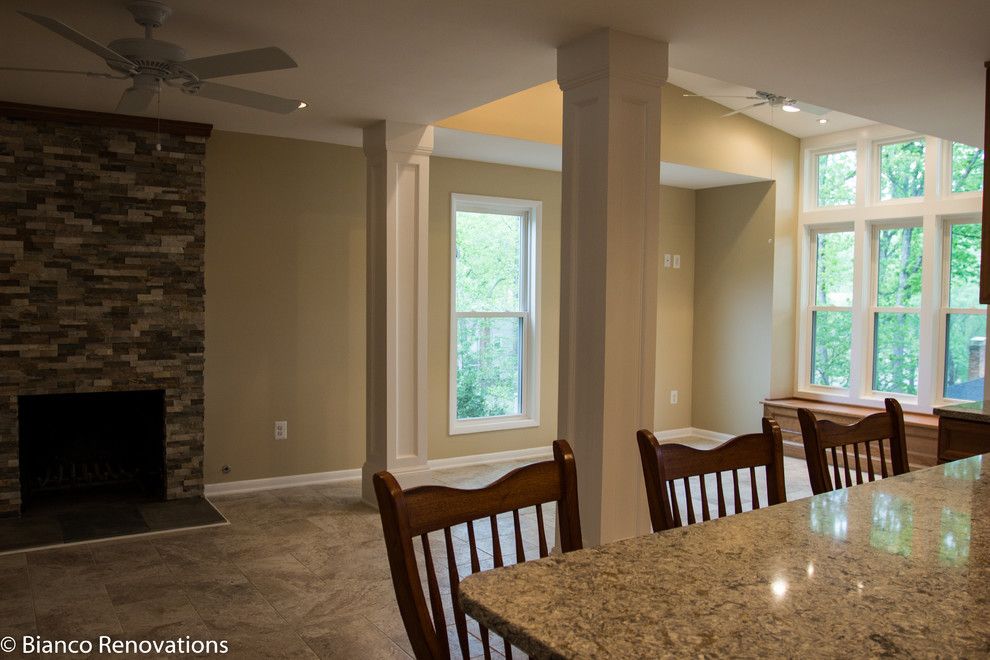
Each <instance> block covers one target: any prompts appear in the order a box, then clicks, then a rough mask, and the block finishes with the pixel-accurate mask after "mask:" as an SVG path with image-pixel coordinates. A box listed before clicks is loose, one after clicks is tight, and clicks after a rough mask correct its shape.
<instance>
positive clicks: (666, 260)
mask: <svg viewBox="0 0 990 660" xmlns="http://www.w3.org/2000/svg"><path fill="white" fill-rule="evenodd" d="M663 267H664V268H670V255H669V254H665V255H663Z"/></svg>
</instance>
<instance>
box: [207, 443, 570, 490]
mask: <svg viewBox="0 0 990 660" xmlns="http://www.w3.org/2000/svg"><path fill="white" fill-rule="evenodd" d="M551 456H553V450H552V449H551V448H550V447H533V448H530V449H515V450H512V451H498V452H493V453H490V454H472V455H470V456H455V457H453V458H437V459H434V460H432V461H429V466H430V469H431V470H436V469H441V468H452V467H468V466H471V465H482V464H487V463H502V462H505V461H518V460H523V459H530V458H531V459H534V460H539V459H543V458H550V457H551ZM360 478H361V468H352V469H348V470H334V471H332V472H312V473H310V474H291V475H287V476H284V477H268V478H265V479H246V480H244V481H228V482H226V483H219V484H206V487H205V491H206V496H207V497H209V496H211V495H234V494H236V493H252V492H255V491H260V490H274V489H277V488H292V487H293V486H314V485H317V484H332V483H337V482H340V481H356V480H359V479H360Z"/></svg>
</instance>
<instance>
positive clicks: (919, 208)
mask: <svg viewBox="0 0 990 660" xmlns="http://www.w3.org/2000/svg"><path fill="white" fill-rule="evenodd" d="M913 137H918V136H917V135H916V134H914V133H910V132H906V131H904V130H903V129H899V128H895V127H891V126H884V125H880V124H875V125H872V126H867V127H864V128H858V129H852V130H848V131H841V132H837V133H832V134H828V135H822V136H817V137H812V138H805V139H803V140H802V141H801V154H802V157H801V160H800V164H799V167H800V177H799V181H801V183H802V186H803V189H804V191H803V193H802V195H801V198H800V199H801V202H802V204H801V208H800V212H799V215H798V225H799V232H798V236H799V237H800V240H799V241H798V244H797V259H798V277H799V278H800V279H799V282H798V287H797V291H798V300H797V304H798V313H797V314H796V315H795V316H796V321H795V326H796V327H795V332H796V334H797V341H795V353H796V355H795V361H794V362H795V371H794V379H795V380H794V383H795V386H794V394H795V396H798V397H802V398H806V399H812V400H817V401H825V402H830V403H846V404H851V405H859V406H866V407H878V408H882V407H883V398H884V397H885V395H884V394H877V393H873V392H872V391H871V390H872V373H871V372H869V371H868V370H867V366H866V364H865V363H866V361H867V358H868V357H869V359H871V360H872V346H870V345H868V344H869V342H870V341H871V340H872V335H871V334H870V328H869V323H870V320H869V317H870V316H871V315H870V314H869V309H870V307H871V303H872V300H871V298H870V295H871V293H872V287H873V286H874V285H873V283H872V282H871V270H872V264H871V242H872V241H871V232H872V226H873V225H874V224H877V223H888V224H891V223H897V222H903V221H904V219H905V218H911V219H914V220H915V222H916V221H917V220H916V219H917V218H919V217H920V218H921V219H922V223H921V226H922V228H923V230H924V257H923V267H922V268H923V272H922V305H921V347H920V352H919V373H918V397H916V398H915V397H904V396H900V395H898V396H897V398H898V399H899V400H900V401H901V402H902V404H903V406H904V409H905V410H907V411H911V412H930V411H931V408H932V406H934V405H940V404H941V403H944V402H945V400H944V399H942V398H941V392H942V390H941V384H942V383H941V379H942V369H943V365H942V364H941V363H940V362H941V361H943V360H944V355H942V356H940V352H941V351H942V345H941V342H942V341H943V338H942V336H941V335H942V333H944V330H942V329H940V328H939V321H940V304H941V303H940V300H941V286H942V285H941V282H940V281H939V280H938V279H937V278H936V277H935V275H936V273H941V270H942V268H943V261H944V259H943V255H942V236H943V234H942V231H943V221H944V219H945V218H949V217H956V216H964V215H970V216H973V215H978V214H980V213H981V212H982V199H983V196H982V193H949V192H947V191H949V190H951V188H949V187H947V184H946V183H945V168H946V156H945V150H946V149H951V144H948V146H946V145H947V143H948V142H949V141H947V140H941V139H938V138H934V137H930V136H928V137H925V138H924V139H925V140H926V143H925V196H924V197H919V198H911V199H893V200H887V201H884V202H880V201H879V190H878V186H879V180H880V179H879V167H874V165H873V163H874V162H876V159H877V158H879V146H878V145H879V144H881V143H882V144H889V143H894V142H901V141H905V140H908V139H911V138H913ZM851 144H855V145H856V174H857V178H856V203H855V204H851V205H847V206H834V207H817V206H815V205H814V204H815V202H816V201H817V172H816V168H817V159H816V157H817V155H818V154H820V153H828V152H833V151H843V150H847V149H848V148H849V145H851ZM813 159H815V160H813ZM849 228H852V229H853V231H854V234H855V242H856V245H855V255H856V256H855V264H854V269H853V270H854V275H853V276H854V279H855V289H854V299H853V327H852V354H851V357H850V361H851V364H852V368H851V370H850V371H851V373H850V376H849V388H848V389H839V388H828V387H821V386H817V385H812V384H811V382H810V376H811V374H810V371H811V353H810V351H811V314H810V311H809V308H810V304H811V303H812V302H814V299H813V298H811V297H810V296H811V295H813V293H814V286H815V285H814V277H815V271H814V270H813V269H812V262H813V251H814V249H815V246H814V235H815V232H816V231H819V230H820V231H838V230H842V229H845V230H848V229H849Z"/></svg>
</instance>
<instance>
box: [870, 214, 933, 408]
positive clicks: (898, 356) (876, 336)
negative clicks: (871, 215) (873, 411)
mask: <svg viewBox="0 0 990 660" xmlns="http://www.w3.org/2000/svg"><path fill="white" fill-rule="evenodd" d="M923 247H924V241H923V237H922V229H921V227H916V226H915V227H913V226H909V227H894V228H882V227H876V228H874V231H873V248H874V257H873V263H874V270H875V272H876V278H875V279H874V287H873V295H874V299H873V310H872V311H873V390H874V391H875V392H884V393H895V394H909V395H912V396H913V395H916V394H918V349H919V347H920V341H921V335H920V332H921V309H920V308H921V255H922V250H923Z"/></svg>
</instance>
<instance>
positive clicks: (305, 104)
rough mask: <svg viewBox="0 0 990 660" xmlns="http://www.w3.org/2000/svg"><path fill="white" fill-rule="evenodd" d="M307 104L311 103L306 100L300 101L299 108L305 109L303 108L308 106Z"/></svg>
mask: <svg viewBox="0 0 990 660" xmlns="http://www.w3.org/2000/svg"><path fill="white" fill-rule="evenodd" d="M307 105H309V104H308V103H306V102H305V101H300V102H299V106H298V108H299V109H300V110H302V109H303V108H305V107H306V106H307Z"/></svg>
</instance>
